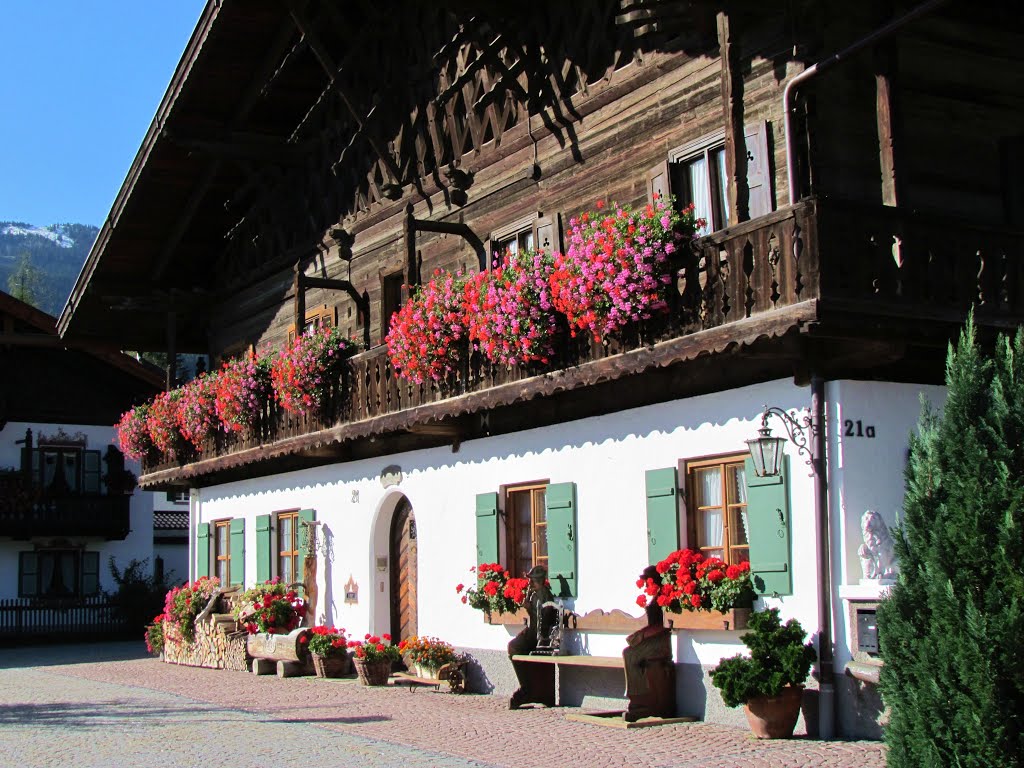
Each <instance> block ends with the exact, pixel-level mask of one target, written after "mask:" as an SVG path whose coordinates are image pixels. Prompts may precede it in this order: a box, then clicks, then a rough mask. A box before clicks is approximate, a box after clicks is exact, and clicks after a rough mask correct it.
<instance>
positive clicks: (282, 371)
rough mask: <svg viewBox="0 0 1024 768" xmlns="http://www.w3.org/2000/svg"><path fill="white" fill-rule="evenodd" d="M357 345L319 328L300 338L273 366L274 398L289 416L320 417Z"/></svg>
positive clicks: (333, 331) (335, 329)
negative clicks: (317, 415)
mask: <svg viewBox="0 0 1024 768" xmlns="http://www.w3.org/2000/svg"><path fill="white" fill-rule="evenodd" d="M355 348H356V347H355V344H354V343H353V342H352V341H349V340H348V339H346V338H345V337H344V336H342V334H341V331H340V330H339V329H337V328H330V327H328V326H320V327H318V328H316V329H314V330H313V331H312V332H311V333H307V334H303V335H301V336H298V337H297V338H296V339H295V341H294V342H293V343H292V344H291V346H289V347H288V348H287V349H285V350H284V351H282V352H281V353H280V354H279V355H278V356H277V357H276V358H274V361H273V362H272V363H271V366H270V380H271V383H272V385H273V388H274V396H275V397H276V398H277V401H278V402H279V403H280V404H281V406H282V407H283V408H284V409H285V410H286V411H288V412H289V413H294V414H296V415H299V416H303V415H315V414H318V413H320V412H321V411H322V410H323V408H324V407H325V405H326V403H327V397H328V394H329V393H330V391H331V389H332V388H333V387H334V386H337V385H339V383H340V381H341V376H342V373H343V372H344V370H345V361H346V360H347V359H348V358H349V357H350V356H351V355H352V354H353V353H354V352H355Z"/></svg>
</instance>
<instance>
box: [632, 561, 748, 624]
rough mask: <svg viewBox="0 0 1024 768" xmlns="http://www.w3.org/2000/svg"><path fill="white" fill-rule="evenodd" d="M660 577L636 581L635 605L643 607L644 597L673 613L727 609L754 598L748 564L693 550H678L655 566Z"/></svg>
mask: <svg viewBox="0 0 1024 768" xmlns="http://www.w3.org/2000/svg"><path fill="white" fill-rule="evenodd" d="M656 568H657V571H658V573H659V574H660V575H661V578H660V580H656V579H647V580H643V579H641V580H639V581H637V587H639V588H640V589H642V590H643V594H641V595H640V596H639V597H638V598H637V604H638V605H640V606H642V607H646V606H647V605H648V598H654V600H655V602H657V604H658V605H660V606H662V607H663V608H666V609H668V610H669V611H672V612H674V613H681V612H682V611H694V610H705V611H723V612H724V611H728V610H731V609H733V608H735V607H737V606H744V605H749V604H750V603H751V601H752V600H753V598H754V587H753V584H752V583H751V580H750V563H748V562H743V563H737V564H734V565H728V566H727V565H726V564H725V563H724V562H723V561H722V560H721V559H719V558H717V557H706V556H705V555H704V554H703V553H702V552H699V551H697V550H694V549H680V550H677V551H675V552H672V553H671V554H669V556H668V557H666V558H665V559H664V560H662V561H661V562H659V563H658V564H657V565H656Z"/></svg>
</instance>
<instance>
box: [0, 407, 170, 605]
mask: <svg viewBox="0 0 1024 768" xmlns="http://www.w3.org/2000/svg"><path fill="white" fill-rule="evenodd" d="M29 428H31V430H32V436H33V441H34V442H36V441H38V437H39V435H40V434H43V435H47V436H50V435H55V434H56V433H57V431H58V429H63V430H64V432H65V433H67V434H69V435H75V434H76V433H79V432H81V433H83V434H84V435H85V437H86V440H87V444H86V447H87V448H88V449H89V450H99V451H101V452H104V451H106V448H107V446H108V445H110V444H112V443H114V429H113V428H112V427H102V426H94V425H81V424H39V423H26V422H10V423H8V424H7V425H6V426H5V427H4V429H3V430H0V468H17V467H19V466H20V465H21V446H20V445H17V444H16V443H15V441H16V440H23V439H24V437H25V430H26V429H29ZM125 466H126V468H127V469H129V470H131V471H132V472H134V473H136V475H137V474H138V473H139V471H140V467H139V466H138V464H137V463H136V462H132V461H131V460H128V459H126V461H125ZM101 468H102V471H103V472H105V471H106V465H105V464H101ZM130 529H131V530H130V533H129V534H128V537H127V538H126V539H125V540H124V541H106V540H104V539H102V538H99V537H88V536H72V537H67V536H62V535H61V532H60V531H54V532H53V534H52V535H50V536H36V537H33V538H32V539H30V540H28V541H13V540H12V539H10V538H7V537H5V536H3V531H0V598H8V597H17V595H18V553H19V552H23V551H27V550H31V549H33V548H34V547H35V546H36V545H49V544H51V543H58V542H59V544H60V546H72V547H77V546H83V547H84V548H85V550H87V551H90V552H96V551H98V552H99V553H100V574H99V575H100V588H101V589H104V590H107V591H112V590H114V589H115V588H116V584H115V583H114V581H113V579H112V578H111V576H110V569H109V568H108V566H107V562H108V559H109V558H110V557H111V556H113V557H114V559H115V561H116V563H117V566H118V567H119V568H124V567H125V566H126V565H128V563H129V562H130V561H131V560H132V559H138V560H142V559H144V558H150V567H152V554H153V494H152V493H148V492H145V491H140V490H138V489H136V490H135V492H134V493H133V494H132V497H131V503H130Z"/></svg>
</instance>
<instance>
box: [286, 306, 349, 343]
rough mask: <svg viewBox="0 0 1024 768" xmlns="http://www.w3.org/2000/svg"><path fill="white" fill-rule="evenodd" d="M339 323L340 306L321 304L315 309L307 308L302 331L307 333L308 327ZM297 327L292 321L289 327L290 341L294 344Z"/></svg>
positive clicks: (331, 326)
mask: <svg viewBox="0 0 1024 768" xmlns="http://www.w3.org/2000/svg"><path fill="white" fill-rule="evenodd" d="M337 324H338V308H337V307H332V306H330V305H329V304H321V305H320V306H318V307H316V308H314V309H307V310H306V314H305V316H304V318H303V324H302V332H303V333H305V332H306V330H307V329H309V328H311V327H315V326H322V325H326V326H328V327H329V328H334V327H335V326H337ZM296 338H297V336H296V328H295V324H294V323H292V324H291V325H290V326H289V327H288V343H289V344H293V343H294V342H295V339H296Z"/></svg>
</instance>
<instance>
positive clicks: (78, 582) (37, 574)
mask: <svg viewBox="0 0 1024 768" xmlns="http://www.w3.org/2000/svg"><path fill="white" fill-rule="evenodd" d="M90 551H91V550H87V549H85V548H84V547H42V548H39V549H33V550H25V551H22V552H19V553H18V570H17V587H18V592H17V594H18V597H22V598H29V599H31V600H34V601H39V602H42V603H47V602H52V601H59V600H76V599H81V598H86V597H93V596H95V595H97V594H99V592H100V587H99V573H98V572H97V573H96V590H95V591H92V592H88V593H87V592H85V575H86V567H85V556H86V555H87V554H88V553H89V552H90ZM24 555H32V556H34V557H35V558H36V568H35V571H34V572H33V574H32V578H33V580H34V585H33V587H34V589H33V590H32V591H31V592H29V591H25V589H24V587H25V572H24V570H23V566H24V561H25V559H24ZM45 555H51V556H53V555H71V556H72V557H73V558H74V566H73V577H74V584H73V585H72V587H71V590H70V591H69V592H68V593H67V594H64V595H51V594H44V593H43V592H42V586H43V585H42V583H41V581H40V579H41V578H42V569H41V567H40V562H39V558H40V557H41V556H45ZM97 564H98V560H97Z"/></svg>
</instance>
